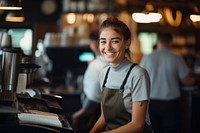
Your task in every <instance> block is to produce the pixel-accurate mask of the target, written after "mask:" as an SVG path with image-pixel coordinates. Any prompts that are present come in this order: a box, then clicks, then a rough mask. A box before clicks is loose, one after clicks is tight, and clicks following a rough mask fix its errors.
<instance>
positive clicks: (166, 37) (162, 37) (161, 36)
mask: <svg viewBox="0 0 200 133" xmlns="http://www.w3.org/2000/svg"><path fill="white" fill-rule="evenodd" d="M172 39H173V37H172V34H171V33H168V32H165V33H158V40H159V41H161V42H166V43H169V42H171V41H172Z"/></svg>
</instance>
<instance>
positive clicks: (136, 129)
mask: <svg viewBox="0 0 200 133" xmlns="http://www.w3.org/2000/svg"><path fill="white" fill-rule="evenodd" d="M147 106H148V101H147V100H146V101H138V102H133V103H132V120H131V122H129V123H128V124H126V125H124V126H121V127H119V128H116V129H113V130H111V131H108V132H106V133H140V132H142V131H143V129H144V124H145V117H146V111H147Z"/></svg>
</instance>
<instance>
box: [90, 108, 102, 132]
mask: <svg viewBox="0 0 200 133" xmlns="http://www.w3.org/2000/svg"><path fill="white" fill-rule="evenodd" d="M102 131H105V119H104V115H103V111H102V108H101V116H100V117H99V119H98V120H97V122H96V123H95V125H94V126H93V128H92V129H91V131H90V133H101V132H102Z"/></svg>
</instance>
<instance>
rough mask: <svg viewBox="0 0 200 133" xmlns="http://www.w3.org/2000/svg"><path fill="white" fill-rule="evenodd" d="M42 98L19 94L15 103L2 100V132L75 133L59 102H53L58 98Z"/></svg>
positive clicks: (0, 119)
mask: <svg viewBox="0 0 200 133" xmlns="http://www.w3.org/2000/svg"><path fill="white" fill-rule="evenodd" d="M40 96H41V97H30V96H29V95H27V94H22V95H21V94H17V98H16V100H14V102H4V101H2V100H1V104H0V106H1V107H0V129H1V132H6V133H7V132H29V133H30V132H34V133H35V132H42V133H43V132H47V133H56V132H60V133H62V132H65V133H73V129H72V128H71V125H70V124H69V122H68V120H67V119H66V116H65V115H64V114H63V111H62V108H61V106H60V105H59V104H58V102H57V101H55V100H52V99H57V98H55V97H53V98H52V96H46V95H44V96H43V95H40ZM58 100H60V99H59V98H58Z"/></svg>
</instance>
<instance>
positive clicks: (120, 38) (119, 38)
mask: <svg viewBox="0 0 200 133" xmlns="http://www.w3.org/2000/svg"><path fill="white" fill-rule="evenodd" d="M112 39H119V40H121V38H120V37H113V38H112Z"/></svg>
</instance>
